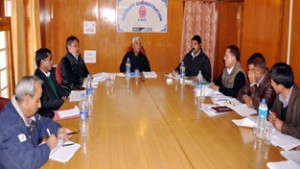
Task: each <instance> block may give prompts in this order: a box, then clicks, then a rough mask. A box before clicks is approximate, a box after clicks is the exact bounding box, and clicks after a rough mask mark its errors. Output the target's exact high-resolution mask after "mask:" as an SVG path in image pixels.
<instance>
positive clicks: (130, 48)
mask: <svg viewBox="0 0 300 169" xmlns="http://www.w3.org/2000/svg"><path fill="white" fill-rule="evenodd" d="M132 50H133V48H132V46H131V45H130V46H129V47H128V48H127V51H126V53H128V52H130V51H132ZM141 53H142V54H144V55H145V56H147V55H146V50H145V48H144V47H143V46H141Z"/></svg>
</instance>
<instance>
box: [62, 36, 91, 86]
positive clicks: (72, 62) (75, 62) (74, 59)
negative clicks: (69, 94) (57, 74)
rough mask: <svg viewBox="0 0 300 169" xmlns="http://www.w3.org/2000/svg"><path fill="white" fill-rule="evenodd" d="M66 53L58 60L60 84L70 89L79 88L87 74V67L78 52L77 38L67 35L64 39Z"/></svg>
mask: <svg viewBox="0 0 300 169" xmlns="http://www.w3.org/2000/svg"><path fill="white" fill-rule="evenodd" d="M66 49H67V53H66V54H65V56H63V58H62V59H61V61H60V68H61V77H62V85H64V86H67V87H69V88H70V89H71V90H76V89H80V88H81V87H82V85H83V84H84V82H85V81H86V77H87V76H88V74H89V71H88V69H87V68H86V65H85V63H84V60H83V59H82V57H81V55H80V53H79V40H78V38H77V37H75V36H69V37H68V38H67V40H66Z"/></svg>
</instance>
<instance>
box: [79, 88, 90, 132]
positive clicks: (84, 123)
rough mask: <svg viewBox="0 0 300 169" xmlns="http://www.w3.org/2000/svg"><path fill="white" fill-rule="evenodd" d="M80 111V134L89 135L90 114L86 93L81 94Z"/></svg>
mask: <svg viewBox="0 0 300 169" xmlns="http://www.w3.org/2000/svg"><path fill="white" fill-rule="evenodd" d="M78 106H79V112H80V134H81V136H84V137H85V136H87V135H88V127H89V125H88V116H89V105H88V102H87V100H86V98H85V94H84V93H82V94H81V101H80V102H79V105H78Z"/></svg>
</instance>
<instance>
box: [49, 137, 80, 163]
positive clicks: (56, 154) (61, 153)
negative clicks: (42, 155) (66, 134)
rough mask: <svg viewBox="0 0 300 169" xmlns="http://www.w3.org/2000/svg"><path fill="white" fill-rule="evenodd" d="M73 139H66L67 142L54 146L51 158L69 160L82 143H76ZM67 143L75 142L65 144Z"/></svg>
mask: <svg viewBox="0 0 300 169" xmlns="http://www.w3.org/2000/svg"><path fill="white" fill-rule="evenodd" d="M73 143H74V142H72V141H66V142H65V143H60V144H59V145H58V146H57V147H56V148H54V149H53V150H52V151H51V152H50V155H49V158H50V159H51V160H55V161H58V162H62V163H66V162H68V161H69V160H70V159H71V158H72V157H73V155H74V154H75V153H76V151H77V150H78V149H79V148H80V144H78V143H74V144H73ZM66 144H73V145H69V146H63V145H66Z"/></svg>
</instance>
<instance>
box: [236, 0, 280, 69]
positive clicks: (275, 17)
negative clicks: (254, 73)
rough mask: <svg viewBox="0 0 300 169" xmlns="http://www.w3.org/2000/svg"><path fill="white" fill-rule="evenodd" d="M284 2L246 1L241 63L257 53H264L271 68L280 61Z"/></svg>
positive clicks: (276, 0)
mask: <svg viewBox="0 0 300 169" xmlns="http://www.w3.org/2000/svg"><path fill="white" fill-rule="evenodd" d="M282 23H283V0H263V1H261V0H245V1H244V16H243V26H242V39H241V63H242V65H243V67H246V66H247V59H248V58H249V57H250V56H251V55H252V54H253V53H255V52H260V53H262V54H263V55H264V56H265V58H266V61H267V66H268V68H270V67H271V66H272V65H273V64H274V63H276V62H277V61H279V60H280V47H281V46H280V43H281V36H282V34H281V33H282Z"/></svg>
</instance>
